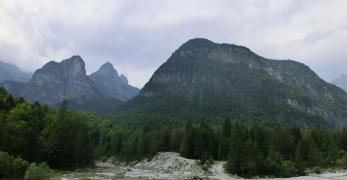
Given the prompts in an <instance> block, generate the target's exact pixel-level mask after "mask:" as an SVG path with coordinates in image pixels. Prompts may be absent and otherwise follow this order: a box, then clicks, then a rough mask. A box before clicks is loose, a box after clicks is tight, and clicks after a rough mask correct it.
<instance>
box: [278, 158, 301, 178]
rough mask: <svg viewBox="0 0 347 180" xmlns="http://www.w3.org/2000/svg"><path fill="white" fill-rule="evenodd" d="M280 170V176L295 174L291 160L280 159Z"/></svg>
mask: <svg viewBox="0 0 347 180" xmlns="http://www.w3.org/2000/svg"><path fill="white" fill-rule="evenodd" d="M280 172H281V176H282V177H292V176H295V175H297V170H296V168H295V163H294V162H292V161H282V162H281V169H280Z"/></svg>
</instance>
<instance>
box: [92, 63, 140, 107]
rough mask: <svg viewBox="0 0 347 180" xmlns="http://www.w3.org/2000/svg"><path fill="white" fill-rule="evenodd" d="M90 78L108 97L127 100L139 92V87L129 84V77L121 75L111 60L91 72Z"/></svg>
mask: <svg viewBox="0 0 347 180" xmlns="http://www.w3.org/2000/svg"><path fill="white" fill-rule="evenodd" d="M90 79H91V80H93V81H94V83H95V84H96V86H97V87H98V89H99V91H100V92H102V94H103V95H104V96H105V97H108V98H114V99H119V100H121V101H127V100H129V99H131V98H133V97H134V96H136V95H137V94H138V92H139V89H138V88H135V87H133V86H131V85H129V83H128V79H127V78H126V77H125V76H124V75H120V76H119V75H118V72H117V70H116V69H115V68H114V67H113V65H112V64H111V63H109V62H107V63H105V64H104V65H102V66H101V67H100V69H99V70H98V71H97V72H95V73H93V74H91V75H90Z"/></svg>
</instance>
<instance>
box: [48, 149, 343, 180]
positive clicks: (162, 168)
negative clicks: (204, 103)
mask: <svg viewBox="0 0 347 180" xmlns="http://www.w3.org/2000/svg"><path fill="white" fill-rule="evenodd" d="M194 177H199V178H202V179H211V180H219V179H220V180H240V179H242V178H239V177H233V176H230V175H228V174H226V173H224V169H223V162H216V163H215V164H214V165H213V166H212V167H211V169H210V172H206V171H204V170H202V169H201V167H200V166H199V165H198V164H197V163H196V161H195V160H191V159H186V158H183V157H181V156H180V155H179V154H177V153H172V152H166V153H159V154H158V155H157V156H155V157H154V158H153V159H152V160H143V161H141V162H138V163H136V164H133V165H124V164H117V165H116V164H112V163H111V162H106V163H98V164H97V167H96V168H93V169H81V170H77V171H74V172H64V173H59V174H58V175H57V176H56V177H54V178H53V179H56V180H58V179H59V180H74V179H100V180H106V179H107V180H113V179H125V180H126V179H129V180H132V179H155V180H157V179H168V180H176V179H177V180H180V179H182V180H184V179H193V178H194ZM278 179H281V178H278ZM282 179H283V178H282ZM287 179H288V180H296V179H297V180H325V179H326V180H347V172H336V173H323V174H313V175H310V176H303V177H293V178H287ZM259 180H265V179H259ZM267 180H273V179H267Z"/></svg>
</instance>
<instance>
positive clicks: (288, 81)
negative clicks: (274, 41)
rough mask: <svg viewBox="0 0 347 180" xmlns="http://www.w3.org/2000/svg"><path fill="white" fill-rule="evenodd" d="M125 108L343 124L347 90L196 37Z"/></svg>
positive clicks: (294, 65)
mask: <svg viewBox="0 0 347 180" xmlns="http://www.w3.org/2000/svg"><path fill="white" fill-rule="evenodd" d="M121 110H122V111H123V112H131V113H132V114H134V113H135V112H138V113H141V114H143V113H144V112H145V113H147V114H149V113H150V114H151V115H152V116H153V114H154V115H155V116H157V115H160V116H161V118H159V119H165V118H167V119H170V118H171V119H172V118H175V119H187V118H189V119H192V120H200V121H201V120H204V121H212V122H213V123H215V122H217V121H218V120H221V119H224V118H225V117H230V118H231V119H234V120H240V121H242V122H265V123H267V124H292V125H293V124H294V125H298V126H313V125H315V124H321V125H324V126H338V125H346V124H347V94H346V93H345V92H344V91H343V90H341V89H339V88H337V87H335V86H334V85H332V84H329V83H326V82H325V81H324V80H322V79H321V78H319V77H318V76H317V75H316V74H315V73H314V72H313V71H312V70H311V69H310V68H309V67H308V66H306V65H304V64H302V63H299V62H295V61H292V60H271V59H267V58H264V57H261V56H259V55H257V54H255V53H254V52H252V51H251V50H250V49H248V48H246V47H242V46H237V45H232V44H217V43H214V42H212V41H209V40H207V39H200V38H197V39H192V40H189V41H187V42H186V43H184V44H183V45H182V46H181V47H180V48H178V49H177V50H176V51H175V52H174V53H173V54H172V56H171V57H170V58H169V59H168V60H167V62H165V63H164V64H163V65H161V66H160V68H159V69H158V70H157V71H156V72H155V73H154V75H153V76H152V77H151V79H150V80H149V82H148V83H147V84H146V85H145V86H144V88H143V89H142V90H141V91H140V93H139V95H138V96H137V97H135V98H134V99H132V100H131V101H130V102H128V103H126V104H125V105H124V106H122V108H121Z"/></svg>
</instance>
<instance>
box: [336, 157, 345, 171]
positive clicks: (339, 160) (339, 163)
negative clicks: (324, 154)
mask: <svg viewBox="0 0 347 180" xmlns="http://www.w3.org/2000/svg"><path fill="white" fill-rule="evenodd" d="M336 164H337V166H338V167H341V168H344V169H346V168H347V154H346V155H344V156H343V157H342V158H340V159H338V160H337V161H336Z"/></svg>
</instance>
